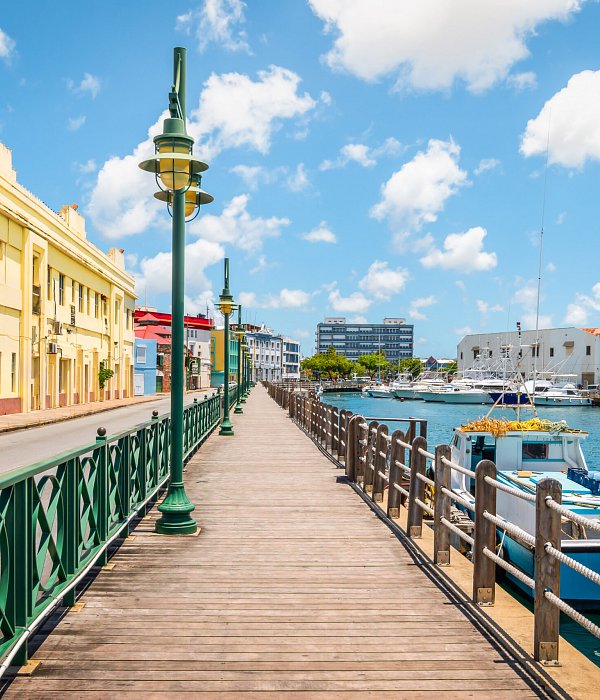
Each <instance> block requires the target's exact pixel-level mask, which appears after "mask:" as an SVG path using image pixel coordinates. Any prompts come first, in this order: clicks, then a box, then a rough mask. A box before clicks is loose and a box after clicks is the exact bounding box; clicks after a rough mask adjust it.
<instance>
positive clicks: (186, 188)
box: [139, 47, 213, 535]
mask: <svg viewBox="0 0 600 700" xmlns="http://www.w3.org/2000/svg"><path fill="white" fill-rule="evenodd" d="M185 59H186V55H185V49H183V48H180V47H178V48H176V49H175V51H174V67H173V85H172V87H171V91H170V92H169V113H170V116H169V117H168V118H167V119H165V121H164V126H163V133H162V134H159V135H158V136H155V137H154V146H155V155H154V156H153V157H152V158H149V159H148V160H145V161H143V162H142V163H140V166H139V167H140V168H141V169H142V170H146V171H148V172H151V173H153V174H154V176H155V178H156V183H157V185H158V186H159V188H160V190H161V191H160V192H157V193H156V194H155V195H154V196H155V197H156V198H157V199H159V200H161V201H163V202H166V203H167V209H168V210H169V213H170V214H171V216H172V217H173V232H172V261H171V275H172V280H171V307H172V308H171V311H172V320H171V461H170V480H169V488H168V491H167V496H166V498H165V500H164V501H163V502H162V503H161V505H159V506H158V510H159V511H160V512H161V513H162V517H161V518H159V520H157V522H156V532H159V533H161V534H169V535H170V534H176V535H185V534H190V533H193V532H195V531H196V528H197V525H196V521H195V520H194V519H193V518H192V516H191V515H190V513H191V512H192V511H193V510H194V508H195V506H194V504H193V503H192V502H191V501H190V500H189V499H188V497H187V495H186V493H185V488H184V485H183V393H184V380H185V374H184V373H185V368H184V326H183V313H184V308H183V305H184V291H185V287H184V274H185V222H186V217H188V221H189V220H191V219H192V218H194V217H195V216H197V215H198V211H199V210H200V205H201V204H208V203H209V202H212V201H213V198H212V197H211V195H209V194H207V193H206V192H203V191H202V190H201V189H200V173H202V172H204V171H205V170H206V169H207V168H208V165H206V163H203V162H202V161H201V160H198V159H197V158H196V157H195V156H194V155H193V154H192V146H193V144H194V139H192V138H191V136H188V134H187V131H186V125H185V68H186V65H185Z"/></svg>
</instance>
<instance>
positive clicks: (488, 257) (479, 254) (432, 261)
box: [421, 226, 498, 273]
mask: <svg viewBox="0 0 600 700" xmlns="http://www.w3.org/2000/svg"><path fill="white" fill-rule="evenodd" d="M486 235H487V231H486V230H485V229H484V228H482V227H481V226H476V227H474V228H470V229H469V230H468V231H465V232H464V233H451V234H450V235H448V236H446V238H445V239H444V250H443V251H442V250H439V249H438V248H432V249H431V250H430V251H429V253H427V255H425V256H424V257H422V258H421V263H422V264H423V265H424V266H425V267H441V268H444V269H446V270H460V271H461V272H465V273H469V272H475V271H482V270H491V269H492V268H494V267H496V265H497V262H498V261H497V257H496V253H487V252H486V251H484V250H483V239H484V238H485V237H486Z"/></svg>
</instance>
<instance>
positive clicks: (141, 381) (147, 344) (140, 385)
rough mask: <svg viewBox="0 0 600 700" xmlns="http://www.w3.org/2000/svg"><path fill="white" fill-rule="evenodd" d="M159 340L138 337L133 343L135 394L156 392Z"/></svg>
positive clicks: (141, 394)
mask: <svg viewBox="0 0 600 700" xmlns="http://www.w3.org/2000/svg"><path fill="white" fill-rule="evenodd" d="M157 348H158V341H157V340H155V339H154V338H144V337H137V333H136V338H135V341H134V344H133V351H134V352H133V357H134V366H133V393H134V395H135V396H148V395H150V394H156V371H157V370H156V356H157Z"/></svg>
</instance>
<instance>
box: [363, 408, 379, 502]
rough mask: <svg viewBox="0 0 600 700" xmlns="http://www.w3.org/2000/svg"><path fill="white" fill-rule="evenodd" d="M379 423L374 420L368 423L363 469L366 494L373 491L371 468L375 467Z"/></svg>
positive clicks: (372, 471) (372, 472)
mask: <svg viewBox="0 0 600 700" xmlns="http://www.w3.org/2000/svg"><path fill="white" fill-rule="evenodd" d="M378 427H379V423H378V422H377V421H376V420H372V421H371V422H370V423H369V428H368V433H367V454H366V457H367V458H366V460H365V469H364V472H363V491H364V492H365V493H368V492H369V491H371V492H372V491H373V488H372V486H373V474H374V470H373V469H371V467H374V466H375V459H374V457H375V454H376V452H375V451H376V448H377V428H378Z"/></svg>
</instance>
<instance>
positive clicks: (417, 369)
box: [398, 357, 423, 379]
mask: <svg viewBox="0 0 600 700" xmlns="http://www.w3.org/2000/svg"><path fill="white" fill-rule="evenodd" d="M422 371H423V365H422V364H421V360H419V358H418V357H406V358H404V359H403V360H400V362H398V372H400V373H406V372H408V373H409V374H410V375H411V376H412V377H414V378H415V379H416V378H417V377H418V376H419V375H420V374H421V372H422Z"/></svg>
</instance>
